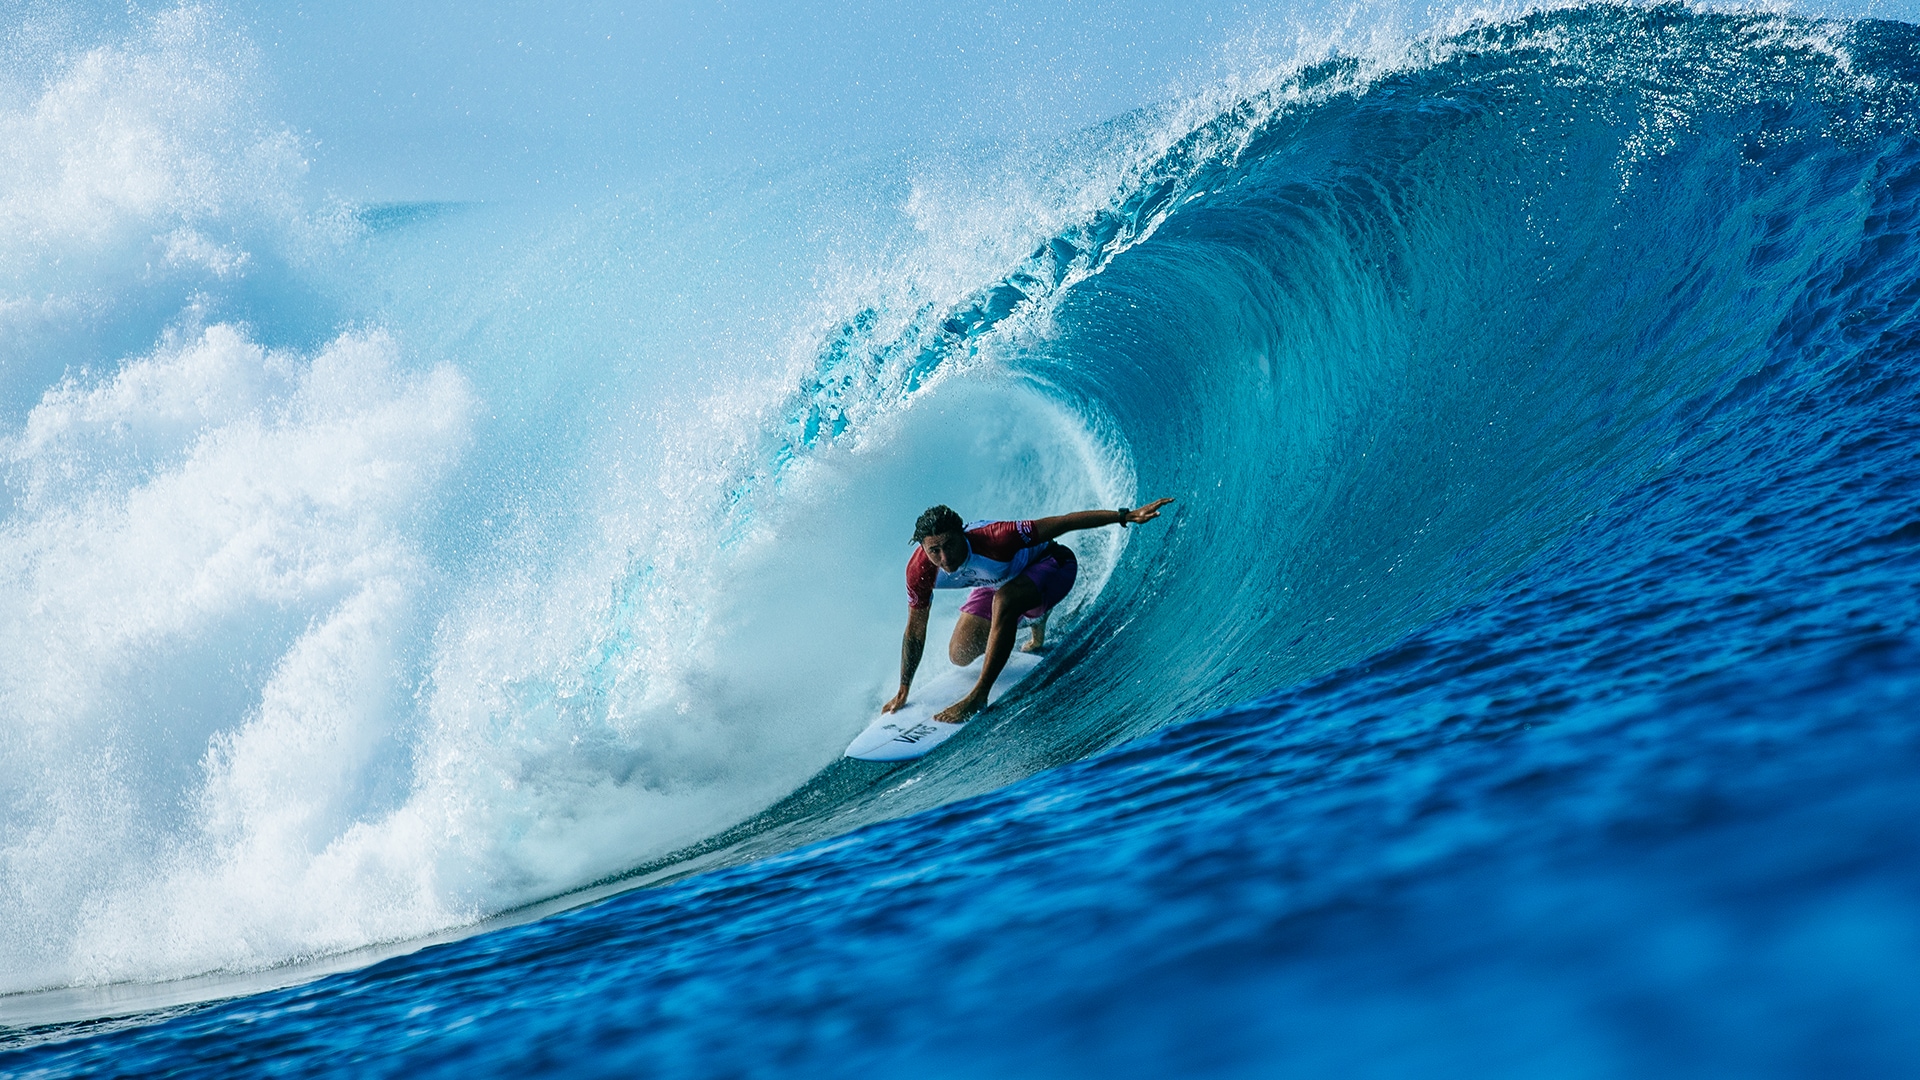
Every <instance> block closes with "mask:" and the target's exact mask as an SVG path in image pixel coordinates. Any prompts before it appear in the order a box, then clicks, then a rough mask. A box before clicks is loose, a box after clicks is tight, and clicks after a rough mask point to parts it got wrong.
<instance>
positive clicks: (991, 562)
mask: <svg viewBox="0 0 1920 1080" xmlns="http://www.w3.org/2000/svg"><path fill="white" fill-rule="evenodd" d="M1172 501H1173V500H1172V499H1159V500H1156V501H1154V502H1151V503H1148V504H1147V505H1145V506H1142V507H1140V508H1139V509H1137V510H1130V509H1127V508H1126V507H1122V508H1120V509H1118V510H1082V511H1079V512H1078V513H1073V514H1061V515H1059V516H1058V517H1045V518H1035V519H1034V520H1032V521H977V522H974V523H973V524H971V525H963V524H962V523H961V520H960V515H959V514H957V513H955V512H953V511H952V510H950V509H948V508H947V507H945V506H935V507H933V508H931V509H929V510H928V511H927V512H926V513H924V514H921V515H920V519H919V520H918V521H916V522H915V523H914V526H913V539H914V543H915V544H917V545H918V546H917V547H915V548H914V550H913V555H912V557H910V558H909V559H908V560H907V632H906V634H905V636H904V637H902V638H901V641H900V692H899V693H897V694H895V695H894V696H893V700H892V701H889V702H887V703H886V704H885V705H883V706H881V710H880V711H882V712H896V711H898V710H899V709H900V708H901V707H902V706H904V705H905V704H906V703H907V690H908V688H909V687H911V686H912V685H913V673H914V672H915V671H916V670H917V669H918V668H919V667H920V654H921V653H922V652H924V651H925V649H926V646H927V616H928V615H929V614H931V613H932V611H933V590H935V589H972V590H973V592H972V593H971V594H969V595H968V597H967V599H966V602H965V603H963V604H961V605H960V621H959V623H958V624H957V625H955V626H954V628H953V639H952V640H951V641H950V642H948V644H947V658H948V659H950V660H952V661H953V662H954V663H955V664H957V665H959V666H961V667H965V666H966V665H968V664H971V663H973V661H974V659H975V658H976V657H978V656H979V655H980V654H982V653H985V654H986V657H987V660H986V663H984V664H982V665H981V666H980V678H979V680H978V681H976V682H975V683H974V686H973V689H972V690H971V691H969V692H968V693H967V696H966V697H963V698H961V699H960V700H959V701H956V702H954V703H953V704H952V705H949V706H947V707H946V708H945V709H942V710H941V711H940V712H939V713H937V714H935V716H934V719H935V720H938V721H940V722H941V723H944V724H959V723H964V722H965V721H966V719H967V718H968V717H969V716H972V715H973V714H974V713H976V712H979V711H980V709H981V708H983V707H984V706H985V705H986V703H987V691H989V690H991V689H993V683H994V680H995V679H998V678H999V677H1000V672H1001V670H1002V669H1004V668H1005V667H1006V666H1007V658H1008V657H1009V656H1012V655H1013V639H1014V636H1015V630H1016V627H1017V626H1018V624H1019V622H1020V621H1021V620H1022V619H1026V620H1030V621H1031V623H1032V627H1033V633H1032V637H1031V638H1030V639H1029V640H1028V642H1027V644H1026V646H1025V648H1026V649H1027V650H1028V651H1038V650H1039V649H1040V648H1041V647H1043V646H1044V645H1045V644H1046V633H1047V614H1048V613H1049V612H1051V611H1052V610H1053V609H1054V607H1055V605H1057V604H1059V603H1060V601H1062V600H1064V599H1066V596H1067V593H1068V591H1069V590H1071V589H1072V588H1073V582H1074V579H1075V578H1076V577H1077V576H1078V575H1079V569H1080V568H1079V564H1078V562H1077V561H1076V560H1075V558H1074V555H1073V549H1071V548H1069V547H1067V546H1066V545H1065V544H1060V543H1056V542H1055V539H1054V538H1055V537H1058V536H1061V535H1062V534H1065V533H1070V532H1074V531H1076V530H1079V529H1097V528H1100V527H1102V526H1105V525H1118V526H1120V527H1121V528H1123V529H1124V528H1126V527H1127V526H1128V525H1139V524H1142V523H1144V522H1148V521H1152V520H1153V519H1154V518H1157V517H1159V516H1160V508H1161V507H1162V506H1165V505H1166V504H1168V503H1170V502H1172Z"/></svg>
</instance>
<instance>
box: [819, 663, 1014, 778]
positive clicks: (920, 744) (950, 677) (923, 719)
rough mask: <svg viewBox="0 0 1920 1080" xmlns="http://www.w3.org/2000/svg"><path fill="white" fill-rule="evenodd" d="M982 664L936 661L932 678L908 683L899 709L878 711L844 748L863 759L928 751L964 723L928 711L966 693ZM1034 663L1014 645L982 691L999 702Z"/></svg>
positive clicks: (904, 756) (918, 754)
mask: <svg viewBox="0 0 1920 1080" xmlns="http://www.w3.org/2000/svg"><path fill="white" fill-rule="evenodd" d="M981 663H982V661H980V660H975V661H974V662H973V663H971V664H968V665H967V666H966V667H963V668H961V667H954V666H953V665H952V664H949V663H945V662H944V661H943V662H940V663H939V664H938V667H939V668H940V669H941V670H939V671H937V672H935V673H933V677H932V678H928V679H924V680H921V681H916V682H915V683H914V684H913V693H912V694H911V695H910V696H909V697H908V699H907V704H906V706H905V707H904V708H902V709H901V710H900V711H899V712H897V713H881V714H880V718H879V719H878V720H875V721H874V722H873V723H871V724H868V725H867V730H865V731H863V732H861V733H860V734H859V736H858V737H856V738H855V739H854V740H853V742H852V744H850V745H849V746H848V747H847V756H848V757H850V758H859V759H860V760H862V761H907V760H910V759H912V758H917V757H923V756H925V755H926V753H927V751H929V750H932V749H933V748H934V747H936V746H939V745H940V744H941V743H943V742H946V741H947V740H948V739H951V738H953V737H954V736H955V735H956V734H958V733H959V731H960V729H961V728H963V727H966V726H967V725H965V724H943V723H940V722H939V721H938V720H935V719H934V718H933V714H934V713H937V712H939V711H940V710H941V709H944V708H946V707H947V706H949V705H951V704H953V703H954V702H956V701H959V700H960V699H961V698H963V697H966V696H967V691H969V690H971V689H973V684H974V683H975V682H976V681H978V680H979V678H980V665H981ZM933 666H935V665H933V664H926V665H922V667H921V668H920V670H921V672H923V673H925V672H926V670H927V668H929V667H933ZM1039 666H1040V656H1039V654H1037V653H1025V652H1021V651H1020V650H1019V649H1015V650H1014V651H1013V655H1012V656H1010V657H1008V658H1007V666H1006V667H1005V668H1002V669H1001V671H1000V677H999V678H998V679H995V680H994V681H993V689H992V690H990V691H988V692H987V704H989V705H991V704H993V703H994V702H996V701H999V700H1000V697H1001V695H1003V694H1005V693H1006V692H1007V691H1008V690H1009V689H1012V687H1013V685H1014V684H1015V683H1018V682H1019V681H1020V680H1021V679H1024V678H1026V677H1027V676H1028V675H1031V674H1032V673H1033V669H1034V668H1036V667H1039Z"/></svg>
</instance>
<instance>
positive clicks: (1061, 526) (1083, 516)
mask: <svg viewBox="0 0 1920 1080" xmlns="http://www.w3.org/2000/svg"><path fill="white" fill-rule="evenodd" d="M1172 501H1173V500H1172V499H1155V500H1154V501H1152V502H1150V503H1148V504H1147V505H1145V506H1142V507H1138V508H1136V509H1132V510H1081V511H1077V512H1075V513H1072V514H1061V515H1059V516H1058V517H1044V518H1036V519H1034V522H1033V537H1034V539H1036V540H1055V539H1058V538H1059V537H1060V536H1061V535H1062V534H1065V533H1070V532H1078V531H1079V530H1081V529H1098V528H1100V527H1101V526H1102V525H1120V524H1126V525H1140V524H1144V523H1146V522H1149V521H1152V520H1153V519H1154V518H1157V517H1159V516H1160V508H1161V507H1163V506H1165V505H1167V504H1168V503H1170V502H1172Z"/></svg>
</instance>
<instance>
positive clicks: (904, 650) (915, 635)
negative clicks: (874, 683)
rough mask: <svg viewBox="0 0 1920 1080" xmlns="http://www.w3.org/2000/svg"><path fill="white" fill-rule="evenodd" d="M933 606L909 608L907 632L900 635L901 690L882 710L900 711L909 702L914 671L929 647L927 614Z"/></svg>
mask: <svg viewBox="0 0 1920 1080" xmlns="http://www.w3.org/2000/svg"><path fill="white" fill-rule="evenodd" d="M931 614H933V608H932V607H910V608H908V609H907V632H906V633H905V634H903V635H901V637H900V692H899V693H897V694H895V695H893V700H892V701H889V702H887V703H886V704H885V705H882V706H880V711H881V712H898V711H900V707H901V706H903V705H905V704H906V703H907V688H908V687H910V686H912V685H913V673H914V672H915V671H918V670H919V669H920V654H921V653H923V652H925V651H926V648H927V616H929V615H931Z"/></svg>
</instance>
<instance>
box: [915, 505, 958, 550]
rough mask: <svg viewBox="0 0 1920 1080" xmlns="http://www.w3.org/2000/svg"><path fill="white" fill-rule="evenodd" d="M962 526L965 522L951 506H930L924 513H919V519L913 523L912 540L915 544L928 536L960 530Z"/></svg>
mask: <svg viewBox="0 0 1920 1080" xmlns="http://www.w3.org/2000/svg"><path fill="white" fill-rule="evenodd" d="M964 528H966V523H965V522H963V521H961V520H960V515H959V514H956V513H954V512H953V508H952V507H948V506H930V507H928V508H927V512H926V513H924V514H921V515H920V520H918V521H916V522H914V523H913V542H914V543H916V544H917V543H919V542H920V541H921V540H924V539H926V538H927V537H929V536H938V535H940V534H941V533H951V532H960V531H961V530H962V529H964Z"/></svg>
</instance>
